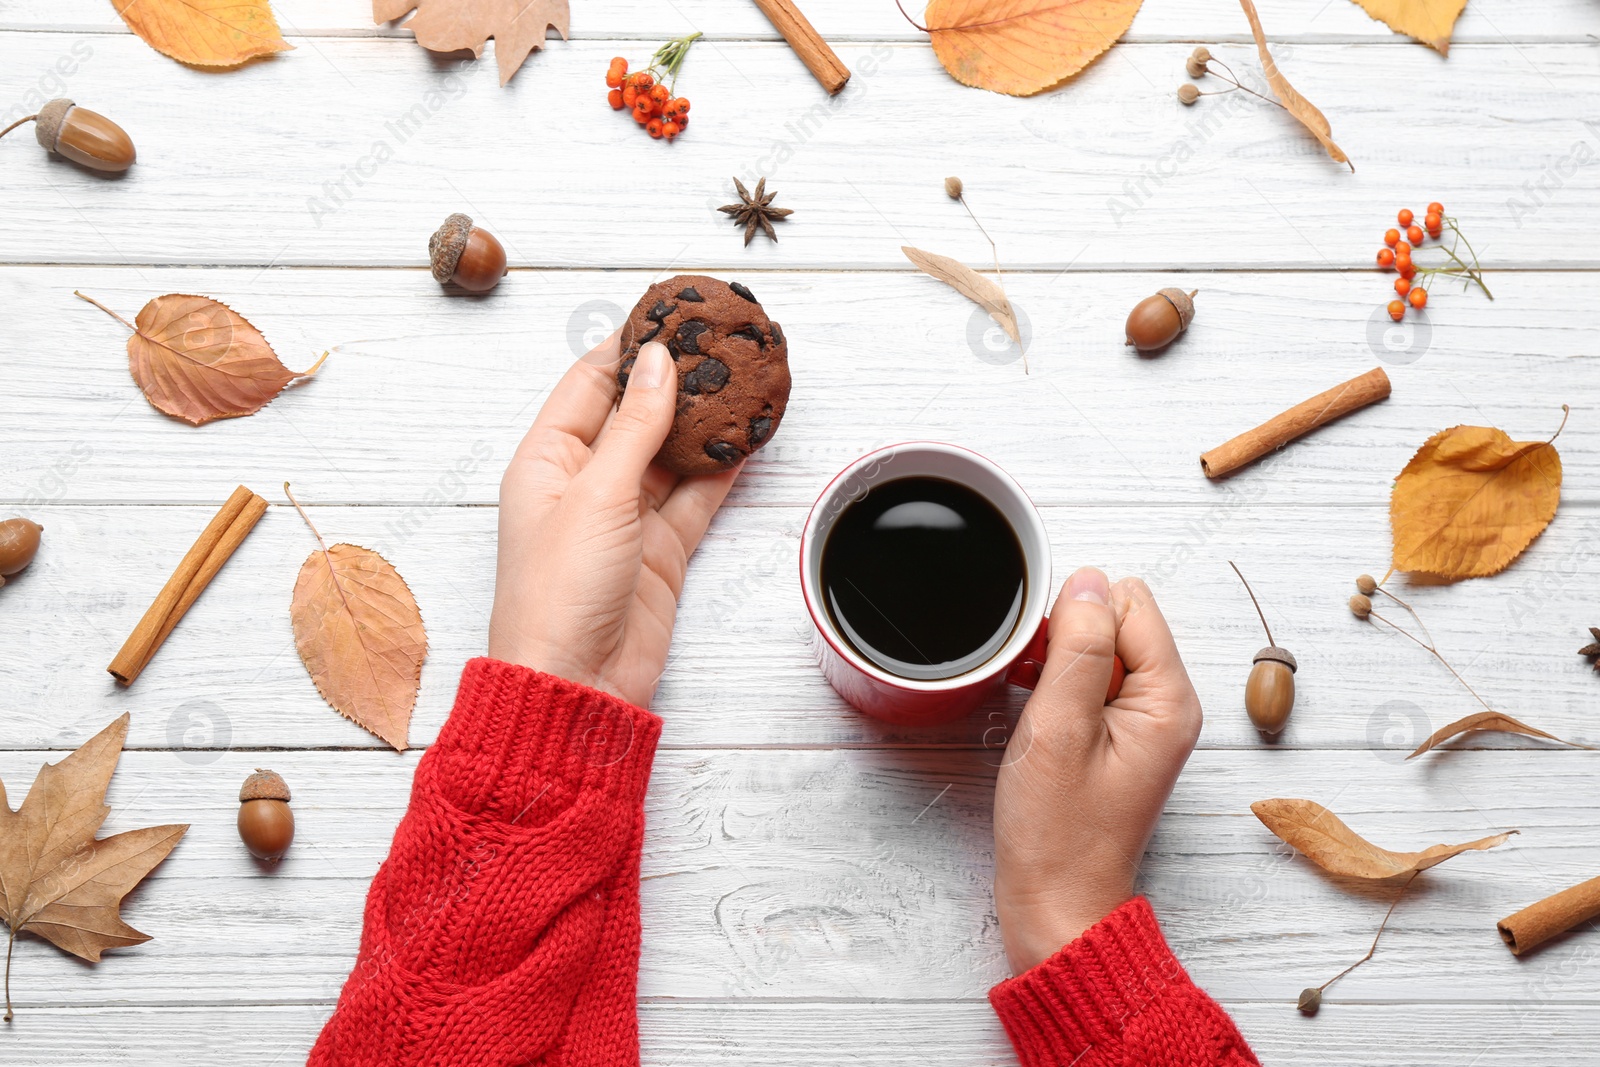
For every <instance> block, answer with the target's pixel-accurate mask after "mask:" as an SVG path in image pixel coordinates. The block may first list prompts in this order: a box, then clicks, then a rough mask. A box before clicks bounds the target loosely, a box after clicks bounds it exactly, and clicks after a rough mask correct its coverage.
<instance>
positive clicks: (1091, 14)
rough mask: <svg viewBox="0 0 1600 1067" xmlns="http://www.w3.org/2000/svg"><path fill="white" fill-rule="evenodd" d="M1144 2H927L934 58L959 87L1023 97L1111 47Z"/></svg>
mask: <svg viewBox="0 0 1600 1067" xmlns="http://www.w3.org/2000/svg"><path fill="white" fill-rule="evenodd" d="M1141 3H1143V0H933V2H932V3H931V4H929V5H928V7H927V9H926V11H925V12H924V13H923V18H924V19H926V20H927V23H928V24H927V26H925V27H922V28H923V29H926V30H927V33H928V36H929V37H930V38H931V39H932V41H933V54H934V55H936V56H938V57H939V62H940V63H943V64H944V69H945V70H947V71H949V72H950V76H951V77H952V78H954V79H955V80H956V81H958V82H961V83H962V84H963V85H972V86H976V87H977V88H979V89H992V90H994V91H995V92H997V93H1007V94H1009V95H1011V96H1029V95H1031V94H1033V93H1037V92H1039V91H1040V90H1043V89H1048V88H1050V87H1051V86H1052V85H1057V84H1059V83H1060V82H1061V81H1063V80H1064V79H1066V78H1070V77H1071V76H1072V75H1074V74H1076V73H1078V72H1079V71H1080V70H1082V69H1083V68H1084V67H1087V66H1088V65H1089V62H1090V61H1091V60H1093V59H1094V58H1095V57H1096V56H1098V55H1099V54H1100V53H1101V52H1104V51H1105V50H1106V49H1108V48H1110V47H1111V46H1112V45H1113V44H1115V43H1116V42H1117V38H1119V37H1121V36H1122V35H1123V34H1124V33H1126V32H1127V30H1128V27H1129V26H1130V25H1131V24H1132V23H1133V16H1135V15H1137V14H1138V13H1139V5H1140V4H1141Z"/></svg>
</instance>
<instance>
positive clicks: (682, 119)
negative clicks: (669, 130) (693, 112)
mask: <svg viewBox="0 0 1600 1067" xmlns="http://www.w3.org/2000/svg"><path fill="white" fill-rule="evenodd" d="M672 121H673V122H676V123H677V124H678V129H679V130H684V129H687V128H688V125H689V116H688V115H687V114H680V115H679V116H678V117H677V118H675V119H673V120H672Z"/></svg>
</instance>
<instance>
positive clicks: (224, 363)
mask: <svg viewBox="0 0 1600 1067" xmlns="http://www.w3.org/2000/svg"><path fill="white" fill-rule="evenodd" d="M76 295H77V296H78V297H79V298H80V299H82V300H87V301H88V302H89V303H91V304H93V305H94V306H95V307H97V308H99V309H100V310H101V311H104V312H105V313H106V314H107V315H110V316H111V317H112V318H114V319H116V320H117V321H118V322H120V323H122V325H124V326H126V327H127V328H128V329H130V330H132V331H133V336H132V337H130V338H128V370H129V371H130V372H131V373H132V374H133V380H134V381H135V382H137V383H138V385H139V388H140V389H142V390H144V396H145V399H146V400H148V401H150V403H151V405H152V406H154V407H155V408H156V409H157V410H159V411H164V412H166V413H167V414H168V415H172V416H174V417H176V418H180V419H182V420H183V421H185V422H187V423H190V424H192V425H195V426H199V425H200V424H201V423H205V422H211V421H212V420H213V419H232V418H237V417H238V416H240V415H253V414H255V413H256V412H257V411H260V410H261V409H262V408H264V407H266V406H267V404H268V403H270V402H271V400H272V398H273V397H275V396H277V395H278V394H279V393H280V392H282V391H283V387H284V386H286V385H288V384H289V383H290V382H292V381H294V380H295V379H296V378H309V377H310V376H311V375H313V374H315V373H317V369H318V368H319V367H321V366H322V361H323V360H325V359H327V358H328V354H327V353H326V352H324V353H323V354H322V359H319V360H317V361H316V362H315V363H313V364H312V365H311V369H310V370H303V371H299V372H298V373H297V372H295V371H292V370H290V369H289V368H288V367H285V366H284V365H283V364H282V363H281V362H279V360H278V357H277V355H276V353H274V352H273V351H272V346H271V345H269V344H267V339H266V338H265V337H263V336H261V331H259V330H257V329H256V328H255V327H254V326H252V325H250V323H249V322H247V321H246V320H245V317H244V316H243V315H241V314H239V313H238V312H237V311H235V310H233V309H232V308H231V307H228V306H227V305H226V304H221V303H218V302H217V301H215V300H212V299H211V298H210V297H208V296H190V295H187V294H184V293H168V294H167V295H166V296H158V297H156V298H155V299H153V300H151V301H150V302H149V303H148V304H146V305H145V306H144V308H143V309H142V310H141V311H140V312H139V316H138V318H136V319H134V320H133V322H129V321H128V320H127V319H125V318H123V317H122V316H121V315H118V314H117V313H116V312H115V311H112V310H111V309H110V308H108V307H106V306H105V305H104V304H102V303H100V301H98V300H95V299H94V298H92V297H87V296H84V295H83V294H82V293H77V294H76Z"/></svg>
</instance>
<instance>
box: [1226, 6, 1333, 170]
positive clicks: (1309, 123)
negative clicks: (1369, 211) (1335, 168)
mask: <svg viewBox="0 0 1600 1067" xmlns="http://www.w3.org/2000/svg"><path fill="white" fill-rule="evenodd" d="M1239 5H1240V6H1241V7H1243V8H1244V14H1245V17H1246V18H1248V19H1249V20H1250V32H1251V33H1253V34H1254V35H1255V38H1256V52H1257V53H1259V54H1260V56H1261V72H1262V73H1263V74H1265V75H1266V76H1267V84H1268V85H1270V86H1272V93H1273V95H1274V96H1276V97H1277V98H1278V100H1279V102H1280V103H1282V104H1283V106H1284V110H1286V111H1288V112H1289V114H1291V115H1293V116H1294V117H1295V118H1297V119H1299V120H1300V124H1301V125H1302V126H1304V127H1305V128H1306V129H1308V130H1310V131H1311V136H1313V137H1315V138H1316V139H1317V140H1318V141H1320V142H1322V147H1323V148H1325V149H1327V150H1328V155H1329V156H1330V157H1331V158H1333V159H1336V160H1338V161H1339V162H1340V163H1343V164H1346V165H1347V166H1348V167H1349V168H1350V169H1351V170H1355V169H1356V165H1355V164H1354V163H1351V162H1350V157H1349V156H1347V155H1345V154H1344V149H1342V148H1340V147H1339V146H1338V145H1336V144H1334V143H1333V127H1332V126H1330V125H1328V118H1327V116H1326V115H1324V114H1323V113H1322V112H1320V111H1318V110H1317V108H1316V105H1314V104H1312V103H1311V101H1309V100H1307V99H1306V98H1305V97H1303V96H1301V95H1300V92H1299V90H1297V89H1296V88H1295V87H1294V86H1292V85H1290V84H1289V79H1288V78H1285V77H1284V76H1283V73H1282V72H1281V71H1280V70H1278V63H1277V61H1276V60H1275V59H1273V58H1272V53H1271V52H1269V51H1267V34H1266V31H1265V30H1263V29H1262V28H1261V16H1259V15H1257V14H1256V5H1255V4H1254V3H1253V2H1252V0H1239Z"/></svg>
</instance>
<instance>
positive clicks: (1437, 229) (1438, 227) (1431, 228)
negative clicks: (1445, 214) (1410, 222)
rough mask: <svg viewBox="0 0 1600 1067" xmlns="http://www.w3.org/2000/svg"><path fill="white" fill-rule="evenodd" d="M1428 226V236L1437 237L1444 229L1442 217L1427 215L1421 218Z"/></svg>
mask: <svg viewBox="0 0 1600 1067" xmlns="http://www.w3.org/2000/svg"><path fill="white" fill-rule="evenodd" d="M1423 223H1424V224H1425V225H1426V226H1427V227H1428V236H1430V237H1437V236H1439V234H1440V233H1441V232H1442V231H1443V230H1444V219H1443V218H1442V217H1440V216H1438V215H1429V216H1428V217H1427V218H1426V219H1424V220H1423Z"/></svg>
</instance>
